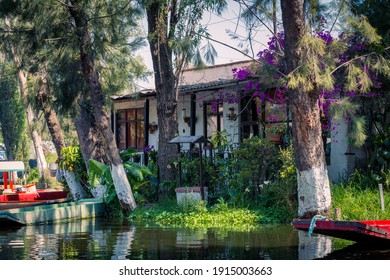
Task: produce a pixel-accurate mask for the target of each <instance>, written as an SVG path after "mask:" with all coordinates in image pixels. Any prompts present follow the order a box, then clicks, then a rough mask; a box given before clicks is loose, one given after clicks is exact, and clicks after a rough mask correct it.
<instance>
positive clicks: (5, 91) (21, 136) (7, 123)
mask: <svg viewBox="0 0 390 280" xmlns="http://www.w3.org/2000/svg"><path fill="white" fill-rule="evenodd" d="M14 75H15V68H14V67H13V66H12V65H10V64H9V63H7V62H5V61H3V59H1V58H0V124H1V133H2V136H3V141H4V144H5V147H6V154H7V158H8V159H11V160H14V159H17V160H21V161H24V162H26V161H27V160H28V155H29V150H28V147H29V145H28V133H27V125H26V115H25V110H24V107H23V101H22V99H21V97H20V94H19V92H18V85H17V82H16V79H14V78H13V77H14Z"/></svg>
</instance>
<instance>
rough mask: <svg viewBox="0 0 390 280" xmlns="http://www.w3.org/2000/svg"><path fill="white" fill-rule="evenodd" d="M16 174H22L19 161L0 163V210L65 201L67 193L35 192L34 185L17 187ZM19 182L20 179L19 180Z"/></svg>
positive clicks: (22, 165)
mask: <svg viewBox="0 0 390 280" xmlns="http://www.w3.org/2000/svg"><path fill="white" fill-rule="evenodd" d="M17 172H19V173H20V172H21V173H22V176H23V177H25V174H24V163H23V162H21V161H0V173H2V175H3V178H2V179H3V188H2V189H0V210H4V209H12V208H24V207H29V206H34V205H39V204H49V203H58V202H64V201H67V199H66V197H67V195H68V191H63V190H37V189H36V187H35V184H34V183H32V184H26V182H25V179H24V184H23V185H19V184H15V183H14V182H15V181H16V180H17V179H18V178H17ZM19 180H20V179H19Z"/></svg>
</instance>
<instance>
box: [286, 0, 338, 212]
mask: <svg viewBox="0 0 390 280" xmlns="http://www.w3.org/2000/svg"><path fill="white" fill-rule="evenodd" d="M280 3H281V8H282V17H283V28H284V33H285V44H284V52H285V60H286V64H287V73H292V72H293V71H294V70H295V69H297V68H298V67H299V66H300V62H301V58H302V56H303V52H304V51H305V50H304V49H303V48H302V44H301V41H302V39H303V37H304V35H305V34H306V29H305V20H304V15H303V5H302V0H291V1H281V2H280ZM313 78H314V77H312V76H309V77H307V79H308V80H309V82H310V83H312V84H313V85H314V86H313V88H312V90H310V91H307V90H306V91H305V90H303V89H302V88H301V89H298V88H296V89H289V90H288V98H289V101H290V105H291V114H292V131H293V145H294V154H295V162H296V167H297V172H298V200H299V209H298V215H300V216H302V217H304V216H307V217H310V216H313V215H315V214H327V213H328V211H329V208H330V206H331V196H330V186H329V178H328V171H327V167H326V162H325V154H324V149H323V143H322V138H321V133H322V132H321V122H320V108H319V106H318V98H319V95H318V93H319V89H318V88H317V87H316V85H315V81H314V80H313Z"/></svg>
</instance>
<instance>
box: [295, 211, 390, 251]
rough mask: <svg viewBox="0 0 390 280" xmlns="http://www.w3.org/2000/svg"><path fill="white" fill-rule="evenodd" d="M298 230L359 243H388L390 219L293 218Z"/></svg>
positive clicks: (389, 242) (389, 240)
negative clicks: (334, 219) (335, 219)
mask: <svg viewBox="0 0 390 280" xmlns="http://www.w3.org/2000/svg"><path fill="white" fill-rule="evenodd" d="M293 226H294V228H296V229H298V230H304V231H308V232H309V234H311V232H314V233H319V234H324V235H329V236H333V237H338V238H342V239H347V240H352V241H355V242H359V243H370V244H373V243H382V244H383V243H385V244H387V245H390V220H371V221H333V220H329V219H325V218H318V217H316V216H315V217H314V218H313V219H295V220H293Z"/></svg>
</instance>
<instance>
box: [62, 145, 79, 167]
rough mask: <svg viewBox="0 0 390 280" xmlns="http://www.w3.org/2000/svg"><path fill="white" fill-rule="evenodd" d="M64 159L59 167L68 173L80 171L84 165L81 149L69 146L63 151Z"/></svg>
mask: <svg viewBox="0 0 390 280" xmlns="http://www.w3.org/2000/svg"><path fill="white" fill-rule="evenodd" d="M61 156H62V159H61V161H60V162H59V167H60V168H61V169H65V170H68V171H76V169H79V168H80V167H81V166H82V165H83V163H82V156H81V151H80V147H78V146H68V147H65V148H62V150H61Z"/></svg>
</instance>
